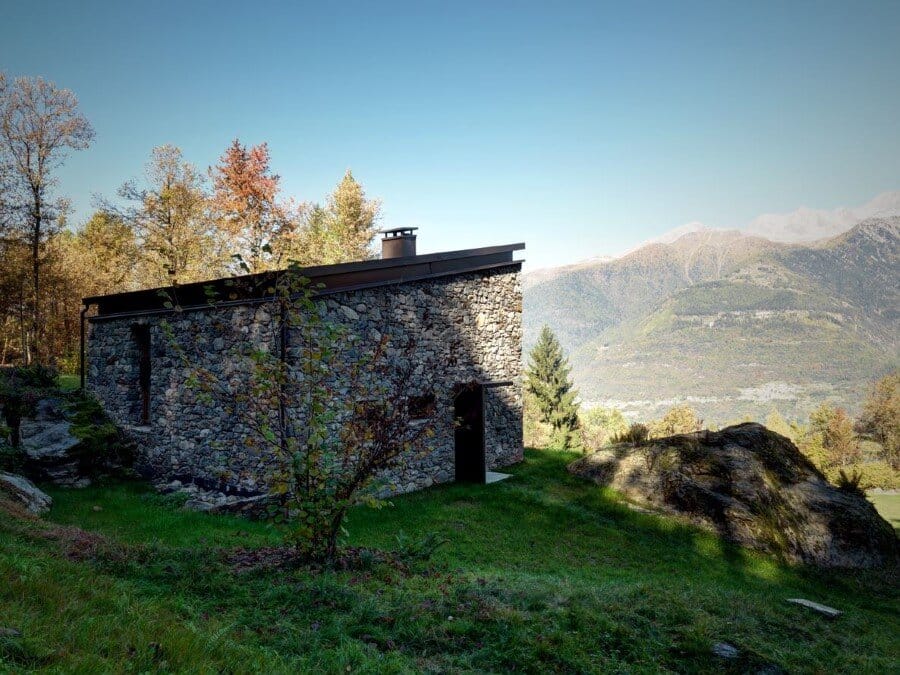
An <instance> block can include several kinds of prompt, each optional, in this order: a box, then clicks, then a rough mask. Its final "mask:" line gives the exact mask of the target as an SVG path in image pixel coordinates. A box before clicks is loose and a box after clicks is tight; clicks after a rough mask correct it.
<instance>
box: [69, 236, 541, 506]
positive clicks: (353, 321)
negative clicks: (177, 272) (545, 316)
mask: <svg viewBox="0 0 900 675" xmlns="http://www.w3.org/2000/svg"><path fill="white" fill-rule="evenodd" d="M413 229H415V228H400V229H397V230H389V231H385V233H384V238H383V240H382V257H381V259H377V260H366V261H360V262H352V263H343V264H337V265H325V266H319V267H309V268H305V269H303V270H302V274H303V276H305V277H308V278H309V279H310V280H311V282H312V283H314V284H316V285H320V290H318V291H317V299H318V301H319V302H322V303H325V308H326V315H327V316H328V318H329V320H330V321H332V322H339V323H341V324H342V325H344V326H346V327H347V328H348V329H349V330H350V331H352V332H353V334H354V335H357V336H359V337H360V339H361V340H362V341H364V342H365V341H370V342H371V340H373V339H375V338H374V337H373V336H379V335H391V336H401V337H403V336H409V337H411V338H412V339H410V340H409V342H410V344H412V345H413V347H412V349H413V350H414V355H413V356H412V358H413V359H415V358H417V355H419V354H421V355H422V358H423V360H424V359H425V357H426V356H427V357H428V359H429V362H430V363H432V364H434V365H433V366H432V367H430V368H428V369H427V370H428V372H427V373H426V372H423V373H422V375H421V381H420V382H418V383H417V391H416V392H411V393H410V395H411V396H412V395H413V394H415V395H416V396H417V397H422V393H423V391H424V392H425V396H424V399H425V400H426V402H427V405H425V406H423V413H422V415H423V416H427V417H428V418H429V422H430V424H431V425H432V427H433V430H434V432H435V434H434V437H433V438H432V439H430V442H429V447H430V448H431V451H430V452H429V453H427V454H426V455H425V456H418V455H417V456H416V457H414V458H409V459H408V461H405V462H403V464H402V468H399V469H397V473H396V475H391V476H386V477H384V478H386V479H388V480H389V482H390V483H391V484H393V485H394V486H395V490H396V491H398V492H408V491H412V490H416V489H420V488H423V487H427V486H430V485H433V484H437V483H445V482H450V481H454V480H460V481H474V482H485V480H486V475H487V472H489V471H491V470H493V469H496V468H499V467H503V466H507V465H510V464H513V463H515V462H518V461H521V459H522V389H521V386H522V385H521V360H522V359H521V357H522V351H521V349H522V347H521V336H522V325H521V315H522V314H521V313H522V291H521V285H520V272H521V266H522V262H521V260H514V258H513V253H514V252H515V251H518V250H522V249H524V247H525V246H524V244H510V245H506V246H493V247H487V248H478V249H468V250H461V251H450V252H445V253H435V254H427V255H416V250H415V242H416V235H415V234H414V233H413ZM273 274H278V273H261V274H257V275H247V276H244V277H234V278H230V279H218V280H214V281H211V282H200V283H194V284H185V285H180V286H177V287H175V288H174V289H168V291H170V292H175V293H177V297H178V310H179V311H178V312H177V314H176V312H175V311H174V310H173V308H172V306H171V304H170V303H168V302H167V299H166V293H165V292H162V293H161V292H160V291H161V290H162V291H165V290H166V289H151V290H143V291H135V292H128V293H118V294H114V295H105V296H97V297H89V298H85V299H84V301H83V303H84V309H83V311H82V342H83V344H82V364H81V377H82V386H83V387H85V388H86V390H88V391H90V392H91V393H93V394H94V395H95V396H96V397H97V398H98V399H99V400H100V401H101V403H102V404H103V406H104V407H105V409H106V411H107V412H108V414H109V415H110V417H111V418H112V419H113V420H114V421H115V422H116V423H117V424H119V425H120V426H122V427H123V428H124V429H126V430H127V431H128V432H129V434H130V435H131V436H132V437H133V438H134V439H135V440H136V442H137V446H138V469H139V470H140V471H141V472H142V473H144V474H145V475H148V476H150V477H152V478H154V479H158V480H179V481H181V482H182V483H184V482H188V483H193V484H195V485H197V486H199V487H201V488H202V489H213V490H217V491H220V492H224V493H226V494H233V495H239V496H253V495H261V494H264V493H266V492H267V491H268V483H269V482H270V481H269V477H270V474H271V470H272V461H273V458H271V457H265V456H261V454H260V453H258V452H251V451H248V449H247V447H246V445H245V444H244V443H243V442H242V441H243V439H244V437H246V435H247V433H248V432H247V429H246V428H244V427H243V426H242V424H241V421H240V420H238V419H235V418H233V417H229V416H228V415H226V414H224V412H223V411H222V410H220V409H217V408H216V407H215V406H213V405H209V404H208V403H207V404H204V403H203V402H202V401H200V400H198V395H197V392H196V391H195V390H194V389H192V388H191V387H189V386H186V382H185V379H186V377H187V373H186V372H185V369H184V368H183V363H181V362H179V361H178V359H177V358H176V356H175V355H174V354H173V353H172V352H173V348H172V346H171V344H172V343H171V340H168V339H167V337H169V338H171V334H172V332H174V333H175V334H176V335H177V336H179V338H180V339H184V340H190V341H192V342H193V343H194V344H198V345H201V346H202V349H200V350H198V351H197V352H196V353H197V354H199V355H200V356H199V357H197V358H200V359H202V360H203V364H202V365H203V366H204V367H205V368H209V369H212V370H215V369H216V368H222V367H223V364H224V363H225V362H227V360H228V356H227V355H228V354H229V351H230V350H232V349H234V347H235V345H239V344H241V343H243V344H246V341H252V342H253V343H254V344H261V345H262V344H265V345H268V347H269V348H277V347H278V344H279V341H281V340H283V341H290V335H285V334H284V331H279V322H278V321H277V320H276V319H275V318H274V317H275V312H276V311H277V308H276V307H275V302H274V300H273V298H272V296H271V295H266V292H265V291H263V290H261V289H264V288H265V287H266V286H268V285H269V284H267V283H266V281H267V275H269V277H271V275H273ZM210 289H215V291H216V292H217V293H218V297H220V298H223V301H221V302H216V303H212V304H211V303H209V302H208V300H207V298H208V295H209V293H210ZM282 353H285V354H287V356H283V357H282V358H290V352H289V351H288V352H282ZM289 414H290V411H289ZM460 419H465V420H467V422H466V424H464V425H461V424H459V420H460Z"/></svg>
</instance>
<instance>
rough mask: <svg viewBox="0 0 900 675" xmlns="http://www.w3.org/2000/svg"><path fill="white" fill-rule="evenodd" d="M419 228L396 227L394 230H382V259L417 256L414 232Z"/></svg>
mask: <svg viewBox="0 0 900 675" xmlns="http://www.w3.org/2000/svg"><path fill="white" fill-rule="evenodd" d="M418 229H419V228H418V227H395V228H394V229H392V230H381V234H383V235H384V236H383V237H382V238H381V259H382V260H387V259H388V258H409V257H412V256H415V255H416V235H415V234H413V230H418Z"/></svg>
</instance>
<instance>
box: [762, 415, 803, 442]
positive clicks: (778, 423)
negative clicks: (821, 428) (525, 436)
mask: <svg viewBox="0 0 900 675" xmlns="http://www.w3.org/2000/svg"><path fill="white" fill-rule="evenodd" d="M766 428H767V429H768V430H769V431H774V432H775V433H776V434H781V435H782V436H784V437H785V438H789V439H791V440H792V441H796V438H797V433H796V430H795V429H794V428H793V427H792V426H791V425H790V424H788V422H787V420H785V419H784V417H782V415H781V413H780V412H778V409H777V408H772V410H771V411H769V414H768V415H767V416H766Z"/></svg>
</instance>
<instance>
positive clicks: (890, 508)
mask: <svg viewBox="0 0 900 675" xmlns="http://www.w3.org/2000/svg"><path fill="white" fill-rule="evenodd" d="M869 501H870V502H872V503H873V504H874V505H875V508H876V509H878V513H880V514H881V517H882V518H884V519H885V520H886V521H888V522H889V523H890V524H891V525H893V526H894V529H895V530H897V531H898V532H900V494H877V493H875V494H870V495H869Z"/></svg>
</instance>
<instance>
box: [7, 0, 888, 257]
mask: <svg viewBox="0 0 900 675" xmlns="http://www.w3.org/2000/svg"><path fill="white" fill-rule="evenodd" d="M0 69H2V70H4V71H5V72H6V73H7V74H8V75H10V76H18V75H42V76H45V77H47V78H49V79H52V80H54V81H55V82H56V83H57V84H59V85H61V86H65V87H68V88H70V89H72V90H74V91H75V93H76V94H77V95H78V97H79V99H80V101H81V106H82V109H83V112H84V113H85V114H86V115H87V116H88V118H89V119H90V120H91V121H92V123H93V125H94V127H95V129H96V132H97V139H96V142H95V143H94V145H93V147H92V148H91V149H89V150H87V151H84V152H80V153H77V154H74V155H72V156H71V157H70V159H69V160H68V162H67V164H66V166H65V167H64V169H63V170H62V171H61V172H60V176H59V177H60V185H59V189H60V192H61V193H63V194H66V195H68V196H70V197H71V198H72V199H73V200H74V204H75V208H76V216H77V218H84V217H85V216H86V215H87V214H89V213H90V209H91V201H92V199H91V196H92V195H93V194H97V193H99V194H103V195H107V196H111V195H113V194H114V192H115V189H116V187H117V186H118V185H119V184H121V183H122V182H123V181H124V180H125V179H127V178H130V177H133V176H136V175H139V174H140V172H141V171H142V167H143V165H144V163H145V162H146V160H147V158H148V157H149V153H150V150H151V148H152V147H153V146H155V145H161V144H163V143H174V144H176V145H178V146H180V147H181V148H182V149H183V150H184V153H185V155H186V157H187V158H188V159H190V160H191V161H193V162H195V163H196V164H198V165H199V166H201V167H206V166H208V165H210V164H212V163H214V162H215V160H216V158H217V157H218V156H219V155H220V154H221V153H222V151H223V149H224V148H225V147H226V145H227V144H228V143H229V142H230V141H231V140H232V139H233V138H235V137H239V138H240V139H241V140H242V141H244V142H247V143H259V142H262V141H268V143H269V146H270V149H271V152H272V158H273V166H274V168H275V170H276V171H277V172H278V173H280V174H281V176H282V182H283V186H284V188H285V191H286V192H287V193H288V194H290V195H293V196H295V197H297V198H298V199H302V200H321V199H322V198H323V197H324V195H326V194H327V193H328V191H329V190H330V189H331V188H332V186H333V185H334V184H335V183H336V182H337V181H338V179H339V178H340V176H341V175H342V173H343V171H344V170H345V169H346V168H352V169H353V171H354V174H355V175H356V176H357V177H358V178H359V179H360V181H361V182H362V183H363V184H364V185H365V187H366V189H367V191H368V193H369V194H370V195H372V196H377V197H380V198H381V199H382V200H383V202H384V215H385V219H384V225H385V226H388V227H395V226H400V225H417V226H419V227H421V228H422V229H421V231H420V239H419V242H420V250H421V251H433V250H444V249H450V248H464V247H469V246H478V245H489V244H495V243H506V242H511V241H520V240H524V241H526V242H527V244H528V250H527V251H526V257H527V259H528V260H529V266H530V267H541V266H545V265H552V264H562V263H566V262H573V261H576V260H579V259H583V258H587V257H592V256H598V255H605V254H613V253H617V252H620V251H622V250H624V249H626V248H628V247H630V246H632V245H634V244H636V243H638V242H639V241H641V240H644V239H647V238H649V237H653V236H655V235H658V234H660V233H662V232H664V231H666V230H668V229H671V228H672V227H675V226H677V225H681V224H683V223H686V222H689V221H694V220H699V221H702V222H704V223H706V224H707V225H710V226H715V227H733V226H740V225H743V224H745V223H746V222H748V221H749V220H750V219H752V218H753V217H754V216H756V215H758V214H760V213H763V212H770V211H788V210H792V209H795V208H797V207H798V206H801V205H807V206H812V207H817V208H834V207H837V206H842V205H847V206H852V205H856V204H859V203H862V202H865V201H867V200H868V199H870V198H871V197H873V196H874V195H875V194H877V193H879V192H882V191H885V190H895V189H898V188H900V2H894V1H891V2H850V1H848V2H842V3H832V2H826V1H817V2H792V3H786V2H774V3H765V2H727V1H726V2H710V3H694V2H664V3H653V2H629V3H603V2H587V3H567V2H553V3H550V2H544V3H526V2H516V3H500V2H471V3H469V2H441V3H438V2H412V3H392V2H381V3H378V2H361V3H356V2H341V3H333V4H332V3H323V2H320V3H300V2H285V3H270V2H263V1H256V2H252V3H250V2H236V3H226V2H188V1H187V0H183V1H182V2H177V3H167V2H145V3H140V4H138V3H131V2H129V3H126V2H110V3H99V2H89V1H83V0H79V1H78V2H71V1H69V2H58V3H57V2H39V1H37V0H34V1H29V2H9V0H7V1H6V2H4V5H3V10H2V22H0Z"/></svg>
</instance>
